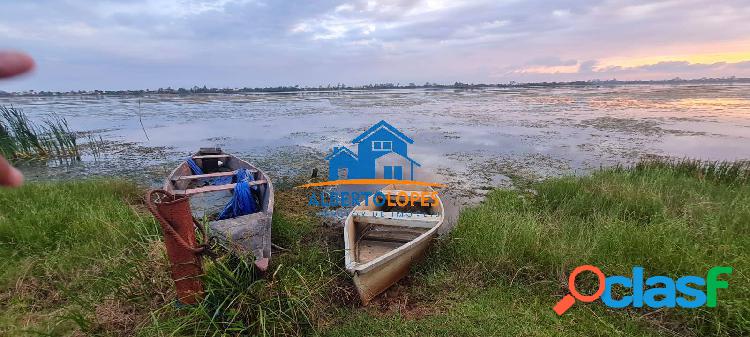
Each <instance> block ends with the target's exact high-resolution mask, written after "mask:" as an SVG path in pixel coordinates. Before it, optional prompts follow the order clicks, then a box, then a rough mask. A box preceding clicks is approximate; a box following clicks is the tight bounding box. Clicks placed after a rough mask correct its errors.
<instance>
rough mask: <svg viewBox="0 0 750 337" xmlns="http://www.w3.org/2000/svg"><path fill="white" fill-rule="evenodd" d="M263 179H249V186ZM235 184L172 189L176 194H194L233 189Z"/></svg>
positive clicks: (262, 181)
mask: <svg viewBox="0 0 750 337" xmlns="http://www.w3.org/2000/svg"><path fill="white" fill-rule="evenodd" d="M265 183H266V181H265V180H256V181H251V182H249V183H248V185H250V186H254V185H262V184H265ZM235 185H237V184H234V183H232V184H225V185H212V186H204V187H199V188H191V189H187V190H174V194H177V195H194V194H200V193H208V192H218V191H226V190H232V189H234V186H235Z"/></svg>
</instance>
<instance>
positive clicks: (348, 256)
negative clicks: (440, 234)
mask: <svg viewBox="0 0 750 337" xmlns="http://www.w3.org/2000/svg"><path fill="white" fill-rule="evenodd" d="M389 186H393V184H391V185H388V186H386V187H384V188H382V189H387V187H389ZM428 188H429V189H430V190H432V188H431V187H428ZM371 198H374V195H372V196H370V199H371ZM437 200H438V202H439V205H440V221H438V222H437V224H436V225H435V226H433V227H432V228H430V229H429V230H427V231H426V232H424V233H423V234H421V235H419V236H417V237H416V238H414V239H413V240H411V241H409V242H407V243H404V244H403V245H401V246H400V247H398V248H396V249H394V250H391V251H389V252H388V253H385V254H383V255H381V256H378V257H377V258H375V259H373V260H371V261H368V262H366V263H358V262H356V261H354V257H353V254H354V252H353V250H354V249H355V248H354V247H352V248H348V247H346V246H349V244H350V241H351V240H350V238H349V231H348V230H347V227H348V226H349V225H350V224H351V226H354V219H353V217H352V213H353V212H354V210H352V212H349V215H348V216H347V217H346V220H345V222H344V264H345V265H346V270H347V271H349V272H350V273H352V274H354V273H366V272H368V271H370V270H372V269H373V268H376V267H378V266H380V265H382V264H384V263H386V262H389V261H391V260H393V259H394V258H396V257H398V255H400V253H402V252H405V251H408V250H409V249H410V248H413V246H415V245H417V244H419V243H422V242H423V241H424V240H425V239H427V238H428V236H432V235H433V234H435V232H436V231H437V230H438V229H439V228H440V226H442V225H443V222H444V221H445V208H444V205H443V200H442V199H441V198H440V197H438V198H437ZM364 203H365V201H362V203H360V204H359V205H357V206H356V207H359V206H362V205H364ZM356 207H355V209H356ZM352 244H356V242H353V243H352Z"/></svg>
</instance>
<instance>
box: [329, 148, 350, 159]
mask: <svg viewBox="0 0 750 337" xmlns="http://www.w3.org/2000/svg"><path fill="white" fill-rule="evenodd" d="M339 154H346V155H349V156H351V157H352V158H354V159H357V154H355V153H354V152H352V150H349V149H348V148H346V146H337V147H334V148H333V152H331V153H330V154H328V155H327V156H326V157H325V159H326V160H331V159H333V158H334V157H336V156H338V155H339Z"/></svg>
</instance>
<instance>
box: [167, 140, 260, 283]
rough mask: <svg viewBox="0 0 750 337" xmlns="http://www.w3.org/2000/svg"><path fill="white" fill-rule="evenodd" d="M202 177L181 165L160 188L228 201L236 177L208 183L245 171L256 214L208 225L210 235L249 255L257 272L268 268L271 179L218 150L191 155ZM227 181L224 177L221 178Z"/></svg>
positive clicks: (175, 192)
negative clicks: (218, 196)
mask: <svg viewBox="0 0 750 337" xmlns="http://www.w3.org/2000/svg"><path fill="white" fill-rule="evenodd" d="M192 159H193V160H194V161H195V163H196V164H197V165H198V167H200V168H201V170H202V171H203V174H197V175H196V174H193V171H192V169H191V168H190V165H188V163H187V162H182V163H181V164H180V165H178V166H177V168H175V169H174V170H173V171H172V173H171V174H170V175H169V176H168V177H167V179H166V181H165V182H164V189H165V190H166V191H168V192H170V193H172V194H175V195H186V196H193V195H197V194H201V193H221V192H223V193H224V194H226V195H227V197H226V200H227V201H229V200H230V198H231V192H230V193H227V191H233V190H234V187H235V185H236V183H237V182H236V181H234V180H236V178H231V179H232V181H231V182H227V183H226V184H220V185H212V184H209V182H208V181H210V180H211V179H215V178H220V177H234V175H235V174H236V173H237V170H238V169H243V168H244V169H246V170H247V173H248V175H252V178H254V179H251V180H252V181H251V182H249V185H250V186H253V187H255V186H257V188H253V190H254V191H253V193H254V194H255V197H256V198H257V199H256V201H257V204H258V206H259V209H260V210H259V211H258V212H256V213H252V214H248V215H243V216H239V217H235V218H229V219H224V220H214V221H211V222H209V224H208V227H209V229H210V235H211V236H212V237H214V238H216V239H217V241H218V242H219V243H221V244H222V245H223V246H225V247H226V248H228V249H229V250H231V251H233V252H236V253H238V254H239V255H240V256H249V255H252V256H253V259H254V262H255V266H256V267H258V269H260V270H261V271H265V270H266V269H268V263H269V262H270V258H271V220H272V216H273V185H272V184H271V179H269V177H268V176H267V175H266V174H265V173H264V172H263V171H261V170H260V169H258V168H257V167H255V166H253V165H251V164H250V163H248V162H246V161H244V160H242V159H239V158H237V157H235V156H233V155H231V154H227V153H224V152H223V151H222V150H221V149H218V148H201V149H200V151H198V152H197V153H195V154H194V155H193V156H192ZM225 179H227V180H228V178H225Z"/></svg>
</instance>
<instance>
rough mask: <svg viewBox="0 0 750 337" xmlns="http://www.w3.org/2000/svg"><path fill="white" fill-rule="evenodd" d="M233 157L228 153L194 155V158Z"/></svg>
mask: <svg viewBox="0 0 750 337" xmlns="http://www.w3.org/2000/svg"><path fill="white" fill-rule="evenodd" d="M229 157H231V156H230V155H228V154H204V155H198V156H193V159H220V158H229Z"/></svg>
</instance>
